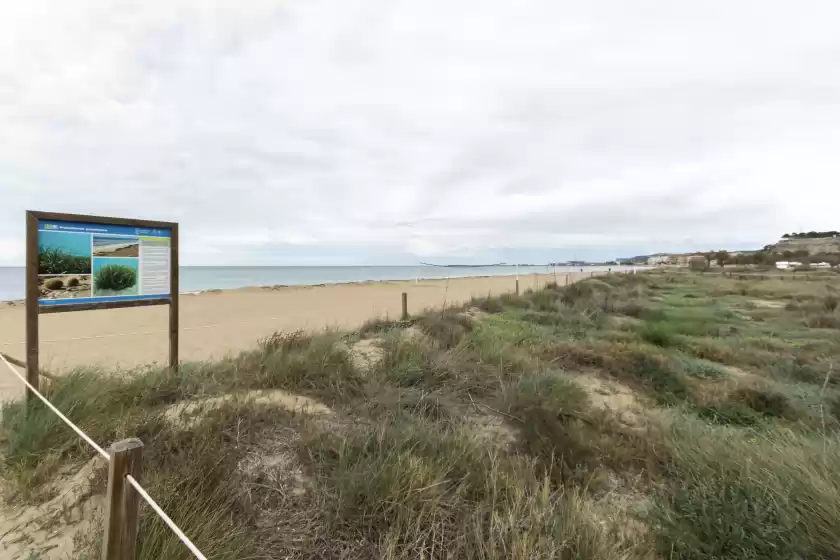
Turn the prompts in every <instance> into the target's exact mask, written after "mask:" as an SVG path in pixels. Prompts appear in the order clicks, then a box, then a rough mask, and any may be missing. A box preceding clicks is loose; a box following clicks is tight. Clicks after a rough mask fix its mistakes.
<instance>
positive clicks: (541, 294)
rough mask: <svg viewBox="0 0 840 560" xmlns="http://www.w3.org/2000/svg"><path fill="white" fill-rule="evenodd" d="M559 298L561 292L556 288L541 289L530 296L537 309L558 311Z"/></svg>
mask: <svg viewBox="0 0 840 560" xmlns="http://www.w3.org/2000/svg"><path fill="white" fill-rule="evenodd" d="M559 298H560V294H559V293H557V292H556V291H555V290H540V291H538V292H533V293H532V294H529V296H528V299H529V300H530V301H531V304H532V305H533V306H534V308H535V309H536V310H537V311H556V310H557V300H558V299H559Z"/></svg>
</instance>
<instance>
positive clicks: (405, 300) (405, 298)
mask: <svg viewBox="0 0 840 560" xmlns="http://www.w3.org/2000/svg"><path fill="white" fill-rule="evenodd" d="M402 320H403V321H408V293H407V292H403V293H402Z"/></svg>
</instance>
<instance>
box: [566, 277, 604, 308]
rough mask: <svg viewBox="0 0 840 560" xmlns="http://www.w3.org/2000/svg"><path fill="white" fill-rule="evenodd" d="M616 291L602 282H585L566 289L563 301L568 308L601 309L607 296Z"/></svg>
mask: <svg viewBox="0 0 840 560" xmlns="http://www.w3.org/2000/svg"><path fill="white" fill-rule="evenodd" d="M614 290H615V288H613V287H612V286H611V285H610V284H608V283H606V282H602V281H601V280H583V281H581V282H576V283H574V284H572V285H571V286H568V287H566V288H565V289H564V290H563V294H562V297H561V301H562V302H563V303H564V304H566V305H568V306H580V307H590V308H591V307H601V305H602V304H603V302H604V299H605V296H606V295H607V294H610V293H612V292H613V291H614ZM596 300H597V301H596Z"/></svg>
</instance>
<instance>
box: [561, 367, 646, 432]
mask: <svg viewBox="0 0 840 560" xmlns="http://www.w3.org/2000/svg"><path fill="white" fill-rule="evenodd" d="M574 380H575V381H576V382H577V383H578V384H579V385H580V386H581V387H582V388H583V389H584V390H585V391H586V393H587V394H588V395H589V402H590V404H591V405H592V406H593V407H595V408H597V409H599V410H609V411H612V412H614V413H615V414H616V418H617V419H618V421H619V422H621V423H622V424H626V425H628V426H640V425H642V424H644V418H643V412H644V407H643V406H642V405H641V404H640V403H639V401H638V399H637V398H636V394H635V393H634V392H633V390H632V389H630V388H629V387H627V386H626V385H623V384H621V383H618V382H617V381H613V380H609V379H603V378H600V377H598V376H596V375H594V374H591V373H581V374H579V375H576V376H575V377H574Z"/></svg>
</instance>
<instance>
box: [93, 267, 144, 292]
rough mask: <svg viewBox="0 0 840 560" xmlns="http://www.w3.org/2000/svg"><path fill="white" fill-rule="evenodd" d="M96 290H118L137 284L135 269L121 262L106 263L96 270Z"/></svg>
mask: <svg viewBox="0 0 840 560" xmlns="http://www.w3.org/2000/svg"><path fill="white" fill-rule="evenodd" d="M94 281H95V282H96V288H97V289H98V290H114V291H120V290H125V289H127V288H131V287H132V286H134V285H136V284H137V270H136V269H134V268H131V267H130V266H123V265H121V264H107V265H105V266H103V267H102V268H100V269H99V270H97V271H96V276H95V278H94Z"/></svg>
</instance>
